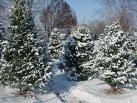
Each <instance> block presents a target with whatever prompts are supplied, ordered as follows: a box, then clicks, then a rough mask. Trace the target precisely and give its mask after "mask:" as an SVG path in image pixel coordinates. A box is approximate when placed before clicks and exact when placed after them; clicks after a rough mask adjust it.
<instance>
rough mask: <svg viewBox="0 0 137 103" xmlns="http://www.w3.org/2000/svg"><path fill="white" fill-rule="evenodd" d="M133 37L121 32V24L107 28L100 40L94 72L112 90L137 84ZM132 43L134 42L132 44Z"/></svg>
mask: <svg viewBox="0 0 137 103" xmlns="http://www.w3.org/2000/svg"><path fill="white" fill-rule="evenodd" d="M132 40H133V35H131V34H129V33H125V32H123V31H122V30H120V25H119V22H114V23H113V24H112V25H111V26H108V27H106V29H105V32H104V35H102V36H101V38H100V47H99V50H98V54H97V56H96V59H95V62H94V66H93V71H94V72H96V73H97V74H98V76H99V77H100V79H103V80H104V81H105V82H106V83H108V84H109V85H110V86H111V87H112V90H116V91H117V90H118V89H119V88H121V87H123V86H125V85H129V86H131V87H133V86H135V85H136V83H137V69H136V68H135V66H134V64H133V61H134V54H133V48H134V47H135V46H134V41H132ZM131 41H132V42H131Z"/></svg>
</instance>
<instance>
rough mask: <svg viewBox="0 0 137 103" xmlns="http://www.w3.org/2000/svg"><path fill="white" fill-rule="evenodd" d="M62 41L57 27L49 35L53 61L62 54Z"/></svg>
mask: <svg viewBox="0 0 137 103" xmlns="http://www.w3.org/2000/svg"><path fill="white" fill-rule="evenodd" d="M61 46H62V45H61V41H60V38H59V32H58V29H57V28H54V29H53V31H52V32H51V34H50V37H49V45H48V50H49V54H50V56H51V57H50V58H51V61H54V60H55V59H59V56H60V54H61V50H62V48H61Z"/></svg>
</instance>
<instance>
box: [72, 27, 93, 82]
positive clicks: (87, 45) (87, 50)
mask: <svg viewBox="0 0 137 103" xmlns="http://www.w3.org/2000/svg"><path fill="white" fill-rule="evenodd" d="M73 36H74V37H75V38H76V41H77V52H78V53H77V57H78V65H79V66H78V68H79V77H78V79H79V80H86V79H88V78H89V76H90V72H89V71H90V69H91V68H90V66H91V65H92V62H91V61H92V60H93V53H92V51H93V49H94V43H93V41H92V37H91V34H90V30H89V29H88V28H87V27H84V26H82V27H79V28H78V29H77V31H76V32H74V33H73Z"/></svg>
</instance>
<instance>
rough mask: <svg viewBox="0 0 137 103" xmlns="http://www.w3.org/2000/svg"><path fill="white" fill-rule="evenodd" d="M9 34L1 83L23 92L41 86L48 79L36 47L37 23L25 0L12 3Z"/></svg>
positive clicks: (14, 0) (0, 77) (47, 73)
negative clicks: (35, 31) (35, 26)
mask: <svg viewBox="0 0 137 103" xmlns="http://www.w3.org/2000/svg"><path fill="white" fill-rule="evenodd" d="M10 20H11V21H10V23H11V24H10V25H11V26H10V35H9V37H8V41H9V42H8V45H7V48H6V50H5V54H4V58H5V60H6V62H7V65H6V66H4V67H3V68H2V72H1V74H0V75H1V76H0V79H1V83H2V84H6V85H10V86H11V87H14V88H17V89H18V90H19V91H20V92H26V91H28V90H29V89H32V88H35V87H39V86H41V85H43V84H44V82H45V81H47V80H48V79H49V76H50V72H48V70H47V69H45V67H44V64H43V61H42V58H40V55H39V50H38V48H37V47H36V34H34V21H33V17H32V12H31V8H30V7H29V6H28V4H27V3H26V0H13V2H12V8H11V16H10Z"/></svg>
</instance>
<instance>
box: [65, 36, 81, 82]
mask: <svg viewBox="0 0 137 103" xmlns="http://www.w3.org/2000/svg"><path fill="white" fill-rule="evenodd" d="M77 53H78V52H77V41H76V39H75V38H74V37H73V36H70V37H68V38H67V40H66V43H65V45H64V55H63V61H64V64H65V65H64V67H65V71H66V74H67V78H68V79H70V80H77V79H78V77H79V68H78V57H77Z"/></svg>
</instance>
